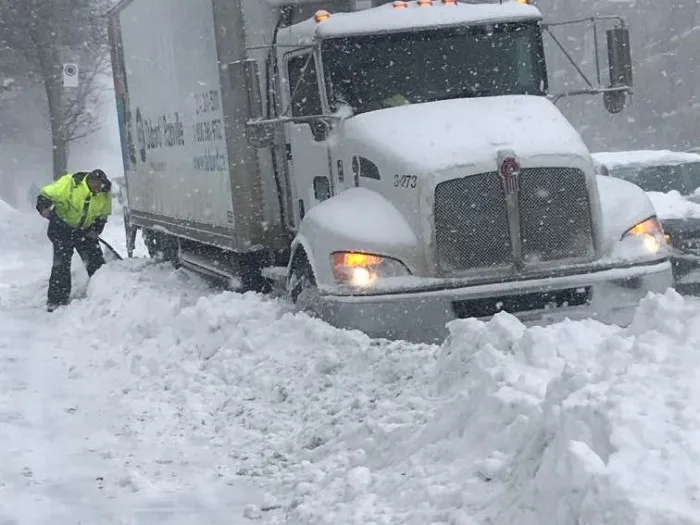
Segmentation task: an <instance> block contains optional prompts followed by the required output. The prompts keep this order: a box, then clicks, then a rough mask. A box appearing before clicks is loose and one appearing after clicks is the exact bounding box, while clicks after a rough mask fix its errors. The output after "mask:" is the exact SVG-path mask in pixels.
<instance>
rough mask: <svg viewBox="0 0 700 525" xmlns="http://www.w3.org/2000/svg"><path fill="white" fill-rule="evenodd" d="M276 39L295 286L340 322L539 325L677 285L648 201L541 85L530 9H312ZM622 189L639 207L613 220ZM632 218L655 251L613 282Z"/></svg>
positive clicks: (536, 16)
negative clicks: (607, 166) (608, 171)
mask: <svg viewBox="0 0 700 525" xmlns="http://www.w3.org/2000/svg"><path fill="white" fill-rule="evenodd" d="M276 44H277V46H276V55H275V59H276V62H277V70H278V77H277V81H278V84H277V89H278V93H279V96H280V100H279V105H278V111H280V113H279V115H280V117H283V118H284V123H283V124H281V125H282V126H283V131H284V132H283V136H284V140H285V141H286V142H285V144H284V146H285V151H286V155H287V157H286V167H287V170H288V173H289V178H290V180H291V181H292V184H291V186H292V193H293V201H292V207H291V210H292V220H293V221H294V222H295V223H296V224H299V225H300V227H299V229H298V231H297V233H296V237H295V240H294V242H293V248H292V256H291V258H290V263H289V268H288V271H289V283H288V284H289V286H290V287H291V292H292V295H293V297H294V298H295V299H296V298H297V297H299V296H300V295H301V293H302V292H303V291H306V292H308V291H309V289H312V290H313V293H312V294H311V297H312V298H313V300H312V301H309V304H312V305H313V306H312V307H313V308H314V309H315V310H316V313H320V314H321V315H323V316H324V317H326V318H330V319H332V320H333V321H334V322H335V323H336V324H338V323H341V324H342V319H358V318H360V319H361V321H360V324H359V326H360V327H361V328H362V329H364V330H365V331H368V332H371V333H376V334H378V333H385V332H386V328H387V326H394V325H395V324H396V323H400V322H401V320H402V319H401V318H402V317H403V316H404V315H405V314H408V316H409V317H410V318H411V320H410V321H409V324H411V325H412V326H413V329H412V330H411V331H412V332H420V333H422V334H425V333H427V332H428V331H429V330H428V326H429V325H430V326H435V325H437V326H438V327H439V326H440V325H441V324H444V323H441V320H444V319H447V320H449V319H450V318H454V317H478V318H486V317H490V316H491V315H493V314H495V313H497V312H498V311H501V310H503V309H505V310H507V311H509V312H511V313H515V314H516V315H519V316H520V317H521V318H523V319H526V320H527V319H531V320H536V321H538V322H541V321H543V320H544V319H546V318H549V319H552V320H554V319H557V318H562V316H569V317H570V316H576V315H577V314H583V315H586V316H587V315H590V314H591V312H595V315H597V314H601V318H605V317H606V315H608V314H609V313H610V312H608V314H603V313H602V312H601V311H600V309H599V310H596V309H595V308H593V309H592V308H591V305H592V304H596V305H597V306H599V307H602V306H603V305H604V303H609V305H610V306H611V307H612V308H611V309H610V311H611V312H614V311H615V310H616V307H615V306H614V305H615V304H616V303H617V301H616V300H615V299H614V297H615V295H616V293H617V292H620V295H619V296H626V297H627V299H626V300H625V299H622V301H623V302H626V303H627V304H628V305H629V304H632V303H633V302H634V301H635V300H636V299H638V298H639V297H640V296H641V295H643V294H644V293H646V291H648V290H649V289H655V290H657V291H662V290H664V289H665V288H666V287H668V286H671V283H672V281H671V279H670V274H669V265H668V261H667V257H668V256H667V254H665V250H664V238H663V232H662V231H661V227H660V225H659V224H658V223H657V222H656V220H655V218H654V210H653V207H652V206H651V205H650V203H649V201H648V199H647V198H646V197H645V196H644V194H643V192H641V191H639V190H638V188H636V187H634V186H631V185H630V186H631V187H630V188H629V189H627V190H623V189H622V188H617V187H615V188H613V187H607V186H606V184H605V183H606V182H607V181H605V182H603V183H602V185H603V186H604V187H603V188H602V187H601V183H600V181H599V179H598V178H597V177H596V174H595V167H594V164H593V162H592V160H591V156H590V154H589V152H588V150H587V148H586V146H585V144H584V143H583V141H582V140H581V138H580V136H579V135H578V133H577V132H576V130H575V129H574V128H573V127H572V126H571V124H570V123H569V122H568V121H567V120H566V119H565V118H564V116H563V115H562V114H561V113H560V112H559V110H558V109H557V108H556V107H555V105H554V104H553V103H552V101H551V100H550V99H549V98H548V84H547V69H546V61H545V56H544V47H543V35H542V17H541V14H540V12H539V11H538V10H537V9H536V8H534V7H533V6H532V5H528V4H526V3H519V2H506V3H504V4H502V5H499V4H496V5H493V4H477V5H471V4H461V3H458V2H453V1H414V2H404V1H398V2H392V3H387V4H384V5H382V6H379V7H375V8H373V9H368V10H364V11H361V12H351V13H330V12H328V11H325V10H319V11H317V12H316V13H315V14H314V15H313V16H311V17H309V18H308V19H307V20H305V21H303V22H300V23H297V24H294V25H291V26H289V27H286V28H284V29H281V30H279V32H278V34H277V39H276ZM285 117H286V118H285ZM625 191H628V192H629V198H630V200H631V201H632V202H634V205H633V206H632V210H633V212H632V213H631V214H629V216H628V217H625V219H623V220H622V221H620V222H619V223H616V221H615V220H614V218H613V216H612V214H611V212H612V213H614V208H615V207H616V206H617V205H619V202H617V201H616V199H619V197H620V194H621V193H620V192H622V193H624V192H625ZM606 213H607V214H608V215H607V216H606ZM644 221H650V222H648V223H645V222H644ZM638 224H646V226H645V227H644V228H645V231H646V228H649V232H651V235H652V236H653V237H654V239H655V242H656V244H655V249H654V250H651V251H647V252H644V250H642V251H640V252H639V253H638V262H639V263H640V264H641V266H639V267H637V268H636V269H634V265H631V264H630V262H629V261H627V262H626V263H625V270H624V271H623V273H625V272H629V273H630V275H629V279H627V278H622V279H620V278H617V276H620V270H621V267H620V263H619V262H616V263H612V262H611V259H610V256H611V254H612V253H613V251H614V249H615V248H616V244H617V243H620V242H623V238H624V237H625V235H626V234H628V232H629V231H630V230H631V229H633V228H634V227H635V226H637V225H638ZM611 236H612V238H611ZM626 242H629V239H627V241H626ZM611 271H612V273H610V272H611ZM606 272H607V273H606ZM613 276H615V278H613ZM632 282H633V283H637V284H636V285H635V286H630V285H628V284H624V283H632ZM615 288H617V290H614V289H615ZM302 289H303V290H302ZM635 289H636V293H635V292H634V290H635ZM631 292H632V293H631ZM397 296H401V297H400V299H401V300H398V298H397ZM630 296H633V297H634V299H633V300H632V301H630V299H629V298H630ZM309 304H306V305H305V306H307V307H308V306H309ZM621 306H622V305H620V308H619V309H622V307H621ZM435 318H438V320H437V322H434V321H435ZM387 319H390V321H389V322H387ZM417 319H419V321H417ZM423 319H429V321H428V322H426V323H425V324H424V323H423V322H422V320H423ZM404 321H405V319H404ZM368 325H369V326H368ZM348 326H358V325H353V324H352V323H348ZM413 335H418V334H415V333H414V334H413Z"/></svg>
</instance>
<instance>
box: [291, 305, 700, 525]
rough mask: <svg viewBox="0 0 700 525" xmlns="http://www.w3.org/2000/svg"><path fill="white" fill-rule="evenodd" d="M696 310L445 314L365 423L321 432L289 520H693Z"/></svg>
mask: <svg viewBox="0 0 700 525" xmlns="http://www.w3.org/2000/svg"><path fill="white" fill-rule="evenodd" d="M699 323H700V311H699V310H698V303H697V302H695V301H687V300H684V299H683V298H682V297H681V296H679V295H677V294H676V293H675V292H669V293H668V294H666V295H665V296H658V297H652V298H648V299H646V300H645V301H644V303H643V304H642V305H641V307H640V309H639V311H638V312H637V317H636V320H635V322H634V323H633V325H632V326H631V327H629V328H628V329H626V330H621V329H619V328H616V327H609V326H604V325H601V324H598V323H595V322H592V321H589V322H565V323H560V324H557V325H552V326H549V327H538V328H530V329H526V328H525V327H524V326H523V325H522V324H521V323H520V322H519V321H517V319H515V318H514V317H512V316H510V315H508V314H500V315H498V316H496V318H494V320H493V321H492V322H490V323H482V322H479V321H476V320H467V321H460V322H457V323H453V325H452V326H451V340H450V341H449V342H448V343H447V344H446V345H445V346H444V348H443V349H442V350H441V351H440V352H439V355H438V356H437V362H436V364H435V367H434V368H433V369H432V370H431V371H430V372H427V371H426V372H425V373H426V375H423V374H421V375H422V377H420V376H415V377H414V381H413V382H412V384H411V386H410V387H408V386H406V387H405V390H402V391H401V392H400V393H398V394H397V395H396V396H395V397H393V398H391V397H382V398H381V401H378V405H379V404H380V403H381V405H383V406H384V412H385V413H384V414H383V415H382V414H380V412H379V410H375V411H373V414H372V415H373V416H374V418H377V419H378V420H374V421H373V422H372V424H371V425H370V423H368V424H367V428H365V429H364V430H365V432H364V434H365V435H364V436H363V435H360V436H358V432H357V430H354V431H352V432H349V433H348V434H347V435H346V436H344V437H343V438H341V440H340V442H339V443H336V444H335V445H332V446H331V445H330V444H326V445H325V446H326V448H327V449H328V450H327V451H326V454H325V455H326V457H324V458H323V459H322V460H318V459H316V460H315V463H314V465H313V466H312V467H310V468H309V471H310V472H315V473H316V477H317V480H316V482H315V483H314V482H312V483H311V484H310V485H309V486H305V487H304V492H305V494H306V495H305V496H301V499H302V501H301V503H299V504H297V505H296V507H295V509H294V510H293V512H292V516H293V517H294V518H295V520H296V521H294V520H293V522H295V523H309V524H331V523H353V524H360V523H370V522H374V523H392V524H394V523H396V524H399V523H402V524H416V525H418V524H423V523H440V524H450V525H453V524H459V525H472V524H477V523H491V524H494V525H495V524H503V525H505V524H511V523H518V524H525V525H535V524H541V523H548V524H554V525H572V524H581V525H585V524H590V525H593V524H610V525H613V524H625V523H628V524H632V523H646V524H653V525H662V524H671V523H693V524H697V523H700V503H698V491H699V490H700V487H699V486H698V476H697V467H698V459H699V458H700V440H699V439H698V438H699V437H700V435H699V434H698V433H699V432H700V413H698V409H697V407H698V406H699V404H700V383H699V382H698V372H697V370H698V366H697V365H698V362H699V361H700V356H698V354H697V345H698V340H699V339H698V338H699V337H700V329H698V328H697V327H698V326H700V324H699ZM428 378H429V379H428ZM409 389H415V390H413V391H412V392H410V391H409ZM401 397H403V398H404V400H403V401H400V399H401ZM392 405H393V408H392V409H390V410H388V408H389V407H390V406H392ZM408 406H410V407H411V408H412V410H413V414H414V417H413V418H406V417H405V412H404V413H402V412H401V411H400V410H399V407H403V408H404V410H405V409H406V407H408ZM418 414H420V417H418ZM341 443H342V444H341ZM280 522H283V521H280Z"/></svg>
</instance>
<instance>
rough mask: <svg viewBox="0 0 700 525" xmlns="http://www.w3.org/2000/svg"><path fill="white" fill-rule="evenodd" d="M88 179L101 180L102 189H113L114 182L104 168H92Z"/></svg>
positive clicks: (106, 190)
mask: <svg viewBox="0 0 700 525" xmlns="http://www.w3.org/2000/svg"><path fill="white" fill-rule="evenodd" d="M88 179H89V180H97V181H99V182H100V186H101V187H100V190H101V191H104V192H107V193H109V191H110V190H111V189H112V183H111V182H110V180H109V179H108V178H107V174H105V172H104V171H102V170H92V171H91V172H90V173H88Z"/></svg>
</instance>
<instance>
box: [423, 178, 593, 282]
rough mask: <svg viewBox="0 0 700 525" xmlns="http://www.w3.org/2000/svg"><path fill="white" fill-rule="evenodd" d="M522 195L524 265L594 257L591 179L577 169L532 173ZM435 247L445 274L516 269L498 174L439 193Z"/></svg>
mask: <svg viewBox="0 0 700 525" xmlns="http://www.w3.org/2000/svg"><path fill="white" fill-rule="evenodd" d="M519 179H520V181H519V182H520V190H519V192H518V194H517V202H518V208H519V210H511V213H519V214H520V241H521V243H522V246H521V250H522V257H523V263H524V264H525V265H526V266H527V265H536V264H537V263H538V262H543V263H546V262H551V261H558V260H564V259H579V258H587V257H592V256H593V255H594V254H595V247H594V244H593V224H592V221H591V210H590V200H589V196H588V188H587V186H586V178H585V174H584V173H583V172H582V171H581V170H578V169H574V168H527V169H523V170H522V171H521V173H520V177H519ZM435 242H436V251H437V263H438V268H439V270H440V271H441V272H445V273H450V272H455V271H461V270H470V269H478V268H489V267H498V266H512V265H513V264H514V263H515V262H516V261H515V259H514V256H513V253H514V250H513V247H512V246H511V241H510V231H509V221H508V207H507V204H506V198H505V195H504V193H503V188H502V185H501V178H500V177H499V176H498V173H496V172H489V173H481V174H478V175H472V176H468V177H464V178H461V179H453V180H449V181H446V182H442V183H440V184H438V185H437V187H436V188H435Z"/></svg>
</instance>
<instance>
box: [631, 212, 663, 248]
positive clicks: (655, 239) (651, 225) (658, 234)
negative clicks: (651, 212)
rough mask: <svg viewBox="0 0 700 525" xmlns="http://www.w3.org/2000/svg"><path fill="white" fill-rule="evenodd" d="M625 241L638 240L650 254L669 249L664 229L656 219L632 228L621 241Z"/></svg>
mask: <svg viewBox="0 0 700 525" xmlns="http://www.w3.org/2000/svg"><path fill="white" fill-rule="evenodd" d="M625 239H633V240H637V242H639V243H640V244H641V245H642V246H643V247H644V250H645V251H646V252H648V253H658V252H660V251H661V250H663V249H666V248H667V247H668V244H667V237H666V235H664V229H663V228H662V227H661V223H660V222H659V220H658V219H657V218H656V217H650V218H648V219H647V220H645V221H642V222H640V223H638V224H635V225H634V226H632V227H631V228H630V229H629V230H627V231H626V232H625V234H624V235H623V236H622V239H621V240H623V241H624V240H625Z"/></svg>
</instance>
